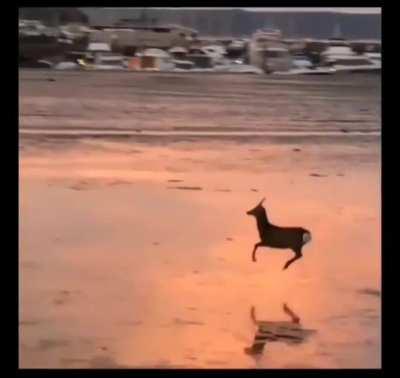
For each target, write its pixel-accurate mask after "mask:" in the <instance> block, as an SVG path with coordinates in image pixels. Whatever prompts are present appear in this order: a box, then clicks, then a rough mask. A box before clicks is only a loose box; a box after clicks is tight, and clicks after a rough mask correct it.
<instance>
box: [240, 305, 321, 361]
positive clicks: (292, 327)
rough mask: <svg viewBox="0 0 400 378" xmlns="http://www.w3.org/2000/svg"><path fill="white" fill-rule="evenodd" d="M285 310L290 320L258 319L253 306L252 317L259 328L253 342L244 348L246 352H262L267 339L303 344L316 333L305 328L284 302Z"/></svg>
mask: <svg viewBox="0 0 400 378" xmlns="http://www.w3.org/2000/svg"><path fill="white" fill-rule="evenodd" d="M283 312H284V313H285V314H286V315H288V316H289V318H290V321H287V320H286V321H266V320H257V318H256V312H255V308H254V306H253V307H252V308H251V311H250V318H251V320H252V322H253V323H254V324H255V325H256V326H257V330H256V333H255V336H254V340H253V344H252V345H251V346H250V347H247V348H245V349H244V351H245V353H247V354H249V355H253V356H257V355H259V354H261V353H262V352H263V350H264V347H265V344H266V343H267V341H269V342H284V343H287V344H301V343H303V342H304V341H306V340H307V339H308V337H309V336H311V335H312V334H313V333H315V330H311V329H304V328H303V326H302V325H301V322H300V318H299V317H298V316H297V315H296V314H295V313H294V312H293V311H292V310H291V309H290V308H289V307H288V306H287V305H286V304H283Z"/></svg>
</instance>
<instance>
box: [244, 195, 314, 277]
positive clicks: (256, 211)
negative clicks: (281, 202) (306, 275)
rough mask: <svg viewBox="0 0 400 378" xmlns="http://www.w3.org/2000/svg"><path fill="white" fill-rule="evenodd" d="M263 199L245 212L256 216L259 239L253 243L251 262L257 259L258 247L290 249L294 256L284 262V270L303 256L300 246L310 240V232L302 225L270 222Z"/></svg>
mask: <svg viewBox="0 0 400 378" xmlns="http://www.w3.org/2000/svg"><path fill="white" fill-rule="evenodd" d="M264 201H265V198H263V199H262V200H261V201H260V203H259V204H258V205H257V206H256V207H254V208H253V209H251V210H249V211H247V212H246V214H247V215H251V216H254V217H255V218H256V221H257V229H258V233H259V235H260V239H261V241H259V242H258V243H256V244H255V245H254V249H253V252H252V260H253V262H256V261H257V259H256V251H257V248H258V247H271V248H279V249H291V250H292V251H293V252H294V254H295V256H294V257H293V258H292V259H290V260H288V261H287V262H286V263H285V265H284V266H283V269H282V270H285V269H287V268H288V267H289V266H290V265H291V264H293V263H294V262H295V261H296V260H298V259H300V258H301V257H302V256H303V254H302V248H303V246H304V245H305V244H306V243H308V242H310V241H311V232H310V231H308V230H306V229H305V228H302V227H279V226H276V225H274V224H272V223H270V221H269V220H268V217H267V212H266V211H265V208H264V206H263V203H264Z"/></svg>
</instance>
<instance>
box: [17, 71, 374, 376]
mask: <svg viewBox="0 0 400 378" xmlns="http://www.w3.org/2000/svg"><path fill="white" fill-rule="evenodd" d="M24 75H25V76H24ZM26 75H28V76H29V75H30V76H29V77H28V79H29V80H27V79H26V77H27V76H26ZM43 75H47V73H45V74H44V73H40V72H30V71H27V72H25V71H24V72H22V74H21V72H20V105H21V106H20V120H21V125H20V131H21V130H22V129H34V128H35V127H39V126H40V127H41V128H45V129H46V130H54V129H57V128H64V129H69V130H70V129H72V128H73V127H75V128H77V129H80V128H81V127H83V126H84V127H85V128H91V129H98V128H99V125H98V124H97V122H94V120H98V121H99V123H100V124H101V123H102V122H103V123H104V124H105V123H106V122H105V121H104V119H106V118H107V117H110V119H112V114H110V113H108V110H107V111H105V112H104V113H102V112H101V109H102V108H101V104H103V102H102V101H100V98H99V97H102V96H109V97H110V98H111V97H112V91H109V90H108V91H107V90H102V91H101V92H99V95H98V96H97V97H96V95H95V94H94V91H93V88H92V86H90V85H88V86H87V91H91V94H92V98H91V101H93V103H92V105H93V106H94V107H96V108H95V109H93V113H91V114H92V115H91V117H92V118H91V122H88V121H87V120H86V121H85V122H86V123H85V124H83V123H82V122H83V121H82V120H84V119H85V116H86V113H84V112H82V114H78V115H77V116H74V117H75V118H74V117H72V118H68V117H67V120H68V119H70V120H72V121H71V123H70V124H68V122H65V123H64V122H61V121H60V119H61V118H62V117H59V116H60V114H61V113H62V112H63V111H67V110H68V109H70V108H69V102H68V101H69V100H68V101H67V100H64V99H63V98H62V93H65V94H66V95H69V94H68V93H69V92H68V91H69V90H70V88H71V87H72V84H71V83H68V84H65V86H62V85H60V83H58V84H59V85H58V86H57V87H54V88H52V89H51V88H50V89H48V90H47V91H45V90H44V86H47V85H50V84H51V85H53V84H57V82H58V81H61V80H63V79H62V77H64V76H63V75H66V74H65V73H61V74H60V76H54V74H52V75H53V76H54V77H55V78H56V82H51V83H48V82H47V81H44V80H43ZM71 75H72V74H71ZM74 75H76V74H74ZM107 75H108V74H106V75H105V76H100V75H98V76H93V77H94V78H96V82H97V83H98V85H101V84H103V85H106V84H109V83H110V81H112V79H111V78H110V77H109V76H107ZM161 76H162V75H161ZM24 77H25V79H24ZM93 77H92V78H91V79H90V80H94V79H93ZM134 77H135V76H132V78H134ZM148 77H152V80H155V78H156V77H157V76H152V75H149V76H148ZM148 77H146V76H136V82H137V83H142V86H144V84H143V82H144V81H146V80H150V79H148ZM246 77H247V78H248V79H246ZM35 78H36V79H37V80H32V79H35ZM79 78H80V77H79V76H78V79H74V80H75V84H76V85H78V86H79V85H81V86H85V85H86V84H85V80H86V79H82V80H79ZM132 78H130V79H129V80H133V79H132ZM198 78H199V79H200V78H201V76H195V80H198ZM103 79H104V81H102V80H103ZM70 80H71V81H72V79H71V78H70ZM107 80H108V81H107ZM120 80H122V79H121V77H120V76H117V78H116V79H114V81H113V83H115V82H120ZM162 80H164V81H162ZM162 80H161V81H160V82H161V83H164V82H167V81H168V82H169V83H170V82H172V79H171V77H169V76H165V77H164V78H163V79H162ZM185 80H188V81H190V80H191V77H190V76H187V77H185ZM192 80H194V79H193V78H192ZM210 80H211V79H210ZM224 80H225V79H224ZM232 80H233V83H232V87H229V84H228V83H227V82H225V86H224V87H222V86H220V87H219V88H220V89H219V90H220V91H225V92H230V93H234V92H235V91H234V89H235V80H238V81H240V83H241V84H240V86H241V88H242V89H241V91H242V92H241V93H242V94H243V91H244V90H245V89H244V88H247V89H246V91H250V89H248V88H250V87H249V86H254V87H257V85H256V84H254V83H255V81H254V80H256V78H254V77H252V76H242V77H240V78H237V77H235V78H234V79H232ZM246 80H247V82H246ZM342 80H344V79H342ZM354 80H359V79H354ZM369 80H371V81H373V79H369ZM205 81H206V79H203V88H204V86H205V85H206V84H205ZM311 82H312V83H313V85H317V84H315V83H316V81H315V79H314V78H313V79H311ZM360 82H361V80H360ZM360 82H358V81H357V82H356V83H357V85H360V86H361V85H362V84H360ZM276 83H277V82H274V85H275V84H276ZM306 84H307V83H303V84H301V85H302V86H303V87H302V88H307V86H306ZM333 84H334V83H332V85H333ZM137 85H138V86H140V84H137ZM162 85H163V84H161V92H162V91H163V88H165V87H163V86H162ZM237 85H239V84H237ZM285 85H286V87H285V86H282V85H281V86H279V85H275V88H278V89H279V90H281V91H284V90H286V91H288V92H290V90H291V89H290V88H291V86H292V90H293V91H294V92H298V91H301V89H300V88H299V85H298V84H290V83H289V84H285ZM301 85H300V86H301ZM318 85H319V88H320V89H319V91H320V92H319V94H318V95H319V97H320V100H318V101H320V102H321V103H324V104H326V107H325V110H326V109H329V108H330V107H331V106H332V109H333V105H332V104H331V101H330V100H329V99H328V100H325V102H324V100H322V98H324V97H328V98H329V96H332V97H335V99H334V102H336V104H341V106H342V108H346V110H347V112H343V113H341V114H340V117H341V118H342V119H343V118H346V119H356V117H359V112H360V110H359V108H356V107H355V106H354V103H353V104H352V105H349V104H348V100H347V99H346V98H345V97H344V99H343V100H341V99H340V98H339V94H338V93H336V94H332V93H333V91H332V88H331V87H330V86H329V85H328V84H321V83H320V84H318ZM357 85H353V87H355V89H354V92H351V90H350V89H347V90H348V93H347V94H348V97H351V98H354V99H355V100H354V101H358V102H359V103H360V104H361V103H362V104H363V105H362V106H363V107H364V108H368V109H369V111H368V112H369V115H368V116H365V122H364V123H362V122H354V125H353V124H352V125H351V127H350V130H355V129H358V128H360V129H363V130H364V131H365V129H366V126H365V125H368V128H369V130H371V129H377V130H379V129H380V122H378V121H377V114H376V113H375V111H377V112H379V107H380V99H379V98H378V95H377V94H376V93H375V92H374V91H373V89H371V88H372V87H373V85H372V84H371V83H367V84H365V85H367V86H368V85H370V86H371V88H370V89H369V92H368V91H367V90H364V92H363V91H362V88H361V89H360V88H359V86H357ZM171 87H172V89H171V88H170V89H169V91H172V92H180V93H181V92H185V90H189V89H190V88H192V87H191V86H189V85H188V88H185V87H184V86H183V84H177V86H176V87H174V86H173V85H172V84H171ZM217 87H218V86H217ZM118 88H119V89H118ZM118 88H117V89H115V91H116V92H114V101H115V103H114V105H113V106H114V107H115V109H116V110H115V112H117V110H118V109H120V106H123V105H124V104H125V102H124V101H121V102H119V101H118V100H116V98H118V97H116V96H117V95H119V96H120V97H119V98H121V96H122V98H124V96H125V98H126V101H128V99H129V96H130V95H129V91H130V89H129V87H118ZM346 88H347V87H346ZM108 89H109V88H108ZM156 89H157V87H154V86H153V87H149V89H148V90H149V91H150V90H152V91H153V92H157V91H156ZM364 89H365V88H364ZM375 89H376V90H378V89H377V86H375ZM165 90H166V89H165ZM191 90H192V91H193V90H194V89H193V88H192V89H191ZM210 90H211V91H213V90H217V89H210ZM118 91H119V92H118ZM344 91H345V90H344ZM200 92H201V91H200ZM57 93H58V95H57ZM272 93H273V90H272V89H271V88H270V87H268V89H267V90H266V95H265V98H263V100H262V101H265V103H267V102H268V99H269V100H270V101H271V102H273V101H274V99H273V97H271V96H272ZM362 93H364V94H362ZM374 93H375V94H374ZM86 94H87V93H85V91H81V92H80V91H77V93H76V96H75V98H73V99H71V101H72V100H73V101H75V104H76V106H78V105H77V104H78V103H79V101H80V102H81V103H82V104H84V103H85V101H86V100H87V97H86ZM256 94H257V93H256ZM199 95H201V93H200V94H199ZM239 95H240V94H239ZM309 95H310V93H309V92H308V91H307V90H304V96H303V97H302V100H301V101H303V102H304V104H305V105H304V106H305V107H306V109H304V108H303V107H302V106H300V105H299V109H300V112H305V113H306V112H307V108H309V109H314V106H313V102H312V99H310V98H307V96H309ZM135 96H136V95H135ZM243 96H244V95H243ZM137 97H138V96H136V97H134V98H135V99H136V98H137ZM244 97H245V96H244ZM244 97H243V98H244ZM253 97H254V96H252V95H250V92H249V94H248V97H247V99H243V101H244V102H243V107H246V106H247V107H250V108H251V106H252V105H251V103H252V98H253ZM255 97H257V96H255ZM49 99H53V100H49ZM151 99H153V100H154V101H155V102H152V101H151ZM157 99H160V95H154V96H147V97H146V101H149V102H150V104H149V105H148V106H149V107H156V106H155V103H157V101H156V100H157ZM164 99H165V101H166V102H167V103H168V101H170V102H173V101H176V96H175V97H174V96H172V97H171V98H170V97H165V98H164ZM286 99H287V100H286V101H287V102H288V104H287V105H288V109H289V108H290V109H292V107H293V106H296V103H298V101H299V100H298V96H297V97H296V96H295V95H293V96H286ZM51 101H53V102H51ZM64 101H66V102H65V104H66V105H65V107H63V106H62V104H63V102H64ZM160 101H161V100H160ZM180 101H181V102H183V104H182V107H183V109H179V108H178V109H177V110H174V109H171V108H169V105H166V109H167V110H165V111H166V114H164V116H163V115H162V114H158V113H155V112H154V109H153V110H152V111H153V114H146V115H144V116H143V122H142V123H141V128H142V129H144V130H148V129H151V127H153V126H154V128H155V129H157V130H160V129H163V128H164V129H165V128H166V127H167V128H173V127H176V126H177V125H179V122H181V124H185V125H186V126H190V124H191V122H192V120H193V122H194V123H196V122H198V123H200V121H203V123H206V122H207V127H214V128H220V129H222V130H223V131H225V132H226V133H225V135H222V136H220V137H204V136H190V137H189V136H185V135H183V136H167V137H166V136H147V137H139V136H137V137H135V136H132V135H130V136H123V137H116V136H107V137H105V136H103V137H93V136H92V137H89V136H86V137H85V136H84V135H82V134H80V135H75V136H71V135H69V134H68V133H65V134H64V135H59V136H54V135H53V136H49V135H47V136H46V135H43V134H40V132H38V133H36V134H30V135H27V134H24V133H22V132H21V136H20V237H19V238H20V251H19V261H20V319H19V321H20V327H19V333H20V348H19V349H20V367H22V368H24V367H33V368H39V367H43V368H46V367H54V368H87V367H89V368H91V367H92V368H143V367H166V368H168V367H171V368H173V367H182V368H378V367H380V366H381V334H380V326H381V309H380V285H381V283H380V280H381V274H380V272H381V264H380V258H381V255H380V237H381V235H380V138H379V136H372V135H364V136H359V135H352V133H351V132H350V133H344V134H343V135H339V136H336V137H333V136H329V135H327V136H313V137H304V136H303V137H301V136H297V135H296V134H294V135H291V136H284V137H271V136H269V137H268V136H264V137H262V138H259V137H247V138H243V137H240V136H232V135H229V129H226V130H225V129H224V125H223V123H222V122H223V119H224V117H223V114H224V112H226V111H227V109H230V107H231V106H232V104H231V102H230V100H226V99H225V100H224V99H222V98H218V102H219V105H218V106H217V105H215V108H214V111H215V112H216V113H215V114H217V115H215V116H214V118H213V115H212V114H211V115H210V114H203V115H202V116H200V118H201V119H200V120H199V119H198V117H197V118H196V117H195V116H193V114H194V113H195V112H197V111H200V110H201V109H200V108H199V107H198V104H197V103H196V102H191V100H190V99H185V98H183V99H182V96H181V98H180ZM204 101H205V102H209V101H211V100H209V99H206V96H205V95H204ZM255 101H261V100H260V99H259V97H257V98H255ZM282 101H284V98H282ZM32 104H34V105H32ZM38 104H39V105H38ZM43 104H47V105H46V106H47V108H46V112H47V113H48V114H51V115H52V116H51V117H47V118H52V117H53V118H56V119H57V122H54V123H53V124H50V123H46V124H39V122H37V123H35V122H36V121H35V122H34V119H36V118H37V117H36V118H35V116H32V117H31V118H26V117H28V116H26V114H27V112H28V110H29V111H32V112H33V113H35V114H36V115H37V112H38V111H40V106H43ZM121 104H122V105H121ZM158 104H159V103H158ZM142 105H143V104H142ZM142 105H141V103H136V102H135V103H134V104H132V107H133V108H135V107H140V106H142ZM30 106H33V108H29V107H30ZM236 106H237V109H238V110H239V109H240V107H239V106H238V105H236ZM224 107H225V110H224ZM199 109H200V110H199ZM262 109H263V110H262ZM262 109H261V110H257V112H259V113H257V115H254V118H253V121H252V120H250V121H249V124H251V123H252V122H254V124H253V126H254V127H255V128H262V127H263V126H262V124H267V125H269V126H268V127H269V128H270V129H271V130H278V131H279V130H281V129H282V128H284V127H285V125H283V126H280V125H281V124H284V117H288V116H290V114H292V113H290V111H288V112H287V113H286V114H284V113H282V112H281V115H278V116H277V117H278V118H279V119H280V120H281V123H279V122H278V124H276V125H274V122H272V121H271V120H270V118H268V117H271V114H272V113H271V112H272V111H273V110H272V109H270V108H267V107H266V106H264V107H263V108H262ZM42 111H43V109H42ZM243 111H244V110H243ZM319 111H320V112H321V111H322V110H319ZM171 112H175V115H171ZM176 112H178V113H179V116H176ZM275 112H276V110H275ZM368 112H367V113H368ZM89 113H90V111H89ZM95 113H96V114H97V118H96V117H95V115H94V114H95ZM144 113H145V112H143V114H144ZM289 113H290V114H289ZM24 114H25V115H24ZM102 114H105V116H104V117H102ZM133 114H136V110H135V111H134V112H133ZM184 114H187V119H186V120H184V119H183V118H182V119H181V118H180V117H184ZM332 114H333V113H332ZM311 116H313V117H314V118H313V119H314V120H316V119H317V116H318V117H319V115H315V114H313V115H310V117H311ZM57 117H58V118H57ZM332 117H333V116H332ZM336 117H337V114H336ZM39 118H40V117H39ZM44 118H46V117H42V118H40V119H41V121H43V119H44ZM89 118H90V117H89ZM128 118H129V117H123V119H122V120H121V123H119V121H118V120H114V121H115V122H114V124H113V127H115V128H116V129H117V128H122V129H124V128H131V126H127V122H128V121H127V120H128ZM179 119H181V121H179ZM157 120H158V121H159V124H156V121H157ZM235 120H236V118H235V117H233V116H232V118H231V120H230V121H229V123H230V125H231V124H232V123H233V122H238V121H235ZM242 121H243V120H242ZM125 122H126V124H124V123H125ZM153 123H154V125H153ZM161 123H163V125H161ZM255 123H257V125H255ZM328 123H329V122H328ZM314 124H317V126H318V127H317V128H318V129H322V130H324V129H323V128H322V127H323V126H322V123H321V122H314ZM331 124H332V123H331ZM160 125H161V126H160ZM230 125H226V127H228V126H230ZM244 125H245V124H243V123H242V127H244ZM289 126H290V127H291V128H294V129H295V130H299V128H300V129H301V130H302V131H307V130H308V129H307V128H306V127H307V126H305V124H304V125H303V126H301V125H300V126H299V125H297V124H296V122H295V121H293V122H292V123H290V125H289ZM135 127H136V126H135ZM329 127H331V128H334V129H337V130H339V129H340V128H341V127H343V123H340V122H339V123H335V122H333V124H332V125H331V126H329ZM264 196H265V197H266V198H267V199H266V202H265V207H266V209H267V212H268V216H269V218H270V220H271V221H273V222H274V223H276V224H278V225H283V226H302V227H305V228H307V229H309V230H311V232H312V235H313V240H312V242H311V243H310V244H308V245H306V246H305V247H304V251H303V254H304V257H303V258H302V259H300V260H299V261H296V262H295V263H294V264H293V265H292V266H290V268H289V269H288V270H286V271H282V267H283V265H284V263H285V262H286V261H287V260H288V259H289V258H291V257H292V254H291V253H290V251H287V250H272V249H268V248H261V249H259V251H258V256H257V257H258V261H257V263H253V262H252V261H251V250H252V247H253V245H254V243H255V242H257V241H258V235H257V230H256V226H255V221H254V219H253V218H251V217H249V216H247V215H246V214H245V212H246V211H247V210H249V209H250V208H251V207H253V206H254V205H255V204H256V203H257V202H258V201H259V200H260V199H261V198H262V197H264ZM284 303H286V304H287V306H288V307H289V308H290V309H291V310H292V311H293V312H294V313H295V314H296V315H297V316H298V317H299V318H300V327H302V329H303V328H304V330H306V331H307V332H308V330H311V331H312V332H310V334H308V333H307V335H308V336H307V337H305V338H304V340H302V339H301V338H300V339H299V340H297V342H295V343H288V342H287V339H288V338H289V339H290V337H291V336H292V339H293V338H296V337H297V338H299V337H298V332H299V331H298V330H297V331H291V327H289V331H287V332H288V334H286V339H285V335H283V336H282V335H279V334H278V336H277V335H276V334H277V333H279V332H280V331H279V330H280V329H281V328H282V327H284V328H285V327H288V322H289V323H290V318H289V317H288V314H287V313H285V311H284V307H283V305H284ZM253 306H254V308H255V312H256V315H257V319H258V320H259V321H261V322H264V323H262V324H263V326H264V328H265V327H266V328H267V332H272V333H273V336H271V337H270V339H269V340H267V341H266V343H265V346H264V349H263V351H262V353H260V354H253V355H252V354H249V353H246V352H245V348H249V347H251V345H252V343H253V341H254V338H255V335H256V333H257V332H258V327H259V326H258V325H257V324H255V323H254V321H253V319H252V317H251V308H252V307H253ZM296 327H297V326H296ZM271 329H272V331H271ZM277 330H278V331H277ZM264 331H265V329H264V330H263V332H264ZM291 332H295V333H296V332H297V336H294V335H293V334H292V333H291Z"/></svg>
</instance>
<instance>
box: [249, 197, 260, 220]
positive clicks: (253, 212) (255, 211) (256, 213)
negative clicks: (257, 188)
mask: <svg viewBox="0 0 400 378" xmlns="http://www.w3.org/2000/svg"><path fill="white" fill-rule="evenodd" d="M264 201H265V198H263V199H262V200H261V201H260V203H259V204H258V205H257V206H256V207H254V208H253V209H251V210H249V211H247V212H246V214H247V215H253V216H254V217H256V218H257V217H258V216H259V215H261V214H263V213H264V212H265V209H264V206H263V205H262V204H263V202H264Z"/></svg>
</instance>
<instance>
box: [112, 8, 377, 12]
mask: <svg viewBox="0 0 400 378" xmlns="http://www.w3.org/2000/svg"><path fill="white" fill-rule="evenodd" d="M107 8H108V9H113V8H111V7H107ZM153 8H158V7H153ZM163 8H164V9H171V8H169V7H163ZM185 8H186V9H233V8H231V7H214V8H197V7H185ZM115 9H121V8H115ZM172 9H173V8H172ZM239 9H245V10H247V11H253V12H257V11H269V12H285V11H286V12H293V11H295V12H321V11H322V12H324V11H325V12H341V13H363V14H380V13H381V8H368V7H357V8H356V7H342V8H322V7H321V8H313V7H302V8H239Z"/></svg>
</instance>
